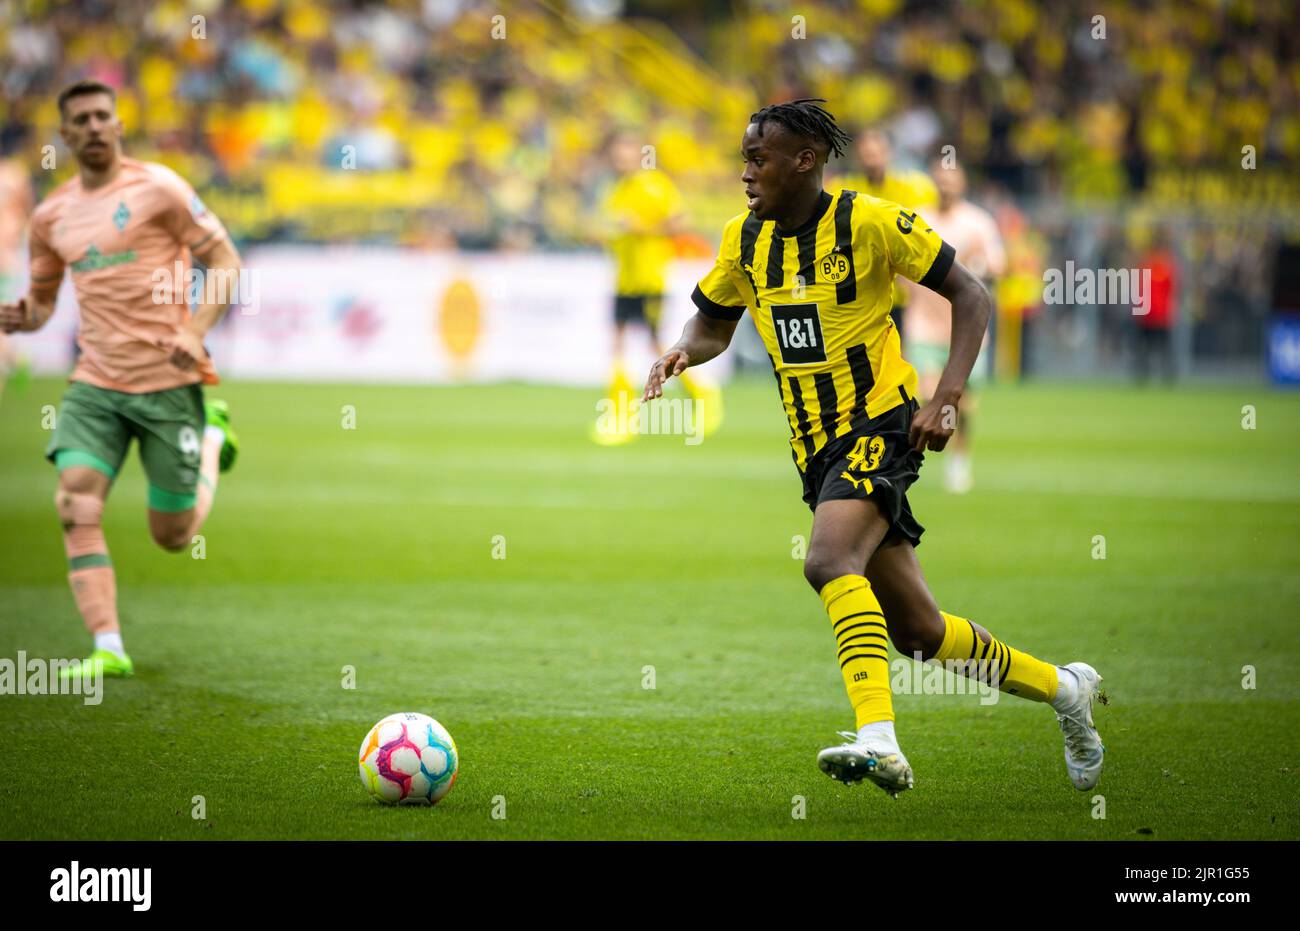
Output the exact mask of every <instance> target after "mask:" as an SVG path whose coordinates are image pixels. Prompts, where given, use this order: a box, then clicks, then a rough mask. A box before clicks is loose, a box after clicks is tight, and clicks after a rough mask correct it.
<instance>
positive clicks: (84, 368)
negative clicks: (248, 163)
mask: <svg viewBox="0 0 1300 931" xmlns="http://www.w3.org/2000/svg"><path fill="white" fill-rule="evenodd" d="M225 238H226V230H225V228H224V227H223V226H222V225H221V222H220V221H219V220H218V219H217V218H216V217H215V216H213V215H212V213H211V212H210V211H209V210H208V209H207V208H206V207H204V205H203V202H202V201H201V200H199V197H198V195H197V194H195V193H194V189H193V188H191V187H190V186H189V185H188V184H187V183H186V182H185V181H184V180H183V179H182V178H181V177H180V175H178V174H176V173H175V172H174V171H172V170H171V169H170V168H167V167H165V166H163V165H157V164H154V163H152V162H139V161H136V160H134V159H129V158H124V159H122V166H121V170H120V171H119V172H118V174H117V177H115V178H114V179H113V180H112V181H110V182H109V183H108V184H106V185H104V186H103V187H100V188H96V189H94V190H91V191H87V190H85V189H83V188H82V186H81V178H80V177H77V178H73V179H71V180H70V181H67V182H65V183H64V184H62V185H60V186H59V187H58V188H56V189H55V190H54V191H53V192H52V193H51V194H50V195H49V197H47V198H45V200H44V201H42V202H41V205H40V206H39V207H37V208H36V212H35V213H34V214H33V215H32V225H31V234H30V246H29V248H30V252H31V280H32V285H33V286H36V287H51V286H53V285H54V284H56V283H57V282H59V281H60V280H62V278H63V273H64V270H65V269H70V270H71V272H72V284H73V286H74V287H75V289H76V292H77V304H78V305H79V308H80V311H81V326H80V328H79V329H78V333H77V345H78V347H79V348H80V350H81V355H80V357H79V358H78V360H77V366H76V369H75V370H74V371H73V373H72V380H73V381H83V382H86V383H87V384H91V385H96V386H98V387H100V388H111V389H113V390H115V391H127V392H131V393H133V394H138V393H143V392H146V391H163V390H165V389H167V388H175V387H178V386H180V385H189V384H193V383H195V382H198V381H202V382H203V383H204V384H216V382H217V373H216V369H214V368H213V366H212V362H211V360H210V359H207V358H205V359H203V360H202V361H201V362H200V363H199V364H198V365H197V366H196V367H195V368H194V369H193V370H191V371H188V372H183V371H181V370H180V369H178V368H176V367H175V366H174V365H172V364H171V363H170V362H169V361H168V356H169V353H168V352H167V350H165V349H162V348H160V347H159V345H158V342H159V341H160V340H162V339H163V338H165V337H168V336H171V335H174V334H175V333H176V332H177V331H178V330H179V329H180V327H181V326H182V325H183V324H184V323H185V322H186V321H187V320H188V319H189V317H190V310H189V307H188V305H187V303H186V295H187V292H188V290H189V289H188V287H187V285H188V274H189V269H190V256H191V254H192V253H193V252H196V251H197V252H198V253H200V254H201V253H203V252H204V251H206V250H208V249H210V248H211V247H212V246H213V245H215V244H216V243H217V242H219V241H221V240H224V239H225ZM160 276H161V277H160ZM163 281H167V282H170V283H171V287H168V288H165V289H160V287H159V285H160V283H161V282H163ZM160 297H161V298H162V299H161V300H159V298H160Z"/></svg>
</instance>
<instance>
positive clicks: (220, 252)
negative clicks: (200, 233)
mask: <svg viewBox="0 0 1300 931" xmlns="http://www.w3.org/2000/svg"><path fill="white" fill-rule="evenodd" d="M200 261H202V262H203V264H204V265H205V266H206V267H207V271H206V272H205V273H204V274H205V280H206V283H207V285H208V286H207V287H205V288H204V292H205V296H207V297H215V298H216V300H209V301H204V302H203V303H202V304H200V305H199V306H198V307H197V308H195V310H194V313H193V315H192V316H191V317H190V320H189V324H188V327H189V329H190V330H191V331H193V333H194V334H195V335H196V336H198V337H199V338H200V339H202V338H203V337H204V336H206V335H207V333H208V331H209V330H211V329H212V328H213V327H214V326H216V324H217V321H219V320H220V319H221V318H222V317H223V316H225V313H226V310H227V309H228V308H229V307H230V304H231V300H232V299H233V298H234V297H236V296H237V295H238V294H239V271H240V267H241V265H240V261H239V253H238V252H236V251H235V247H234V246H233V245H231V244H230V243H229V242H228V241H225V240H223V241H221V242H219V243H217V244H216V245H215V246H213V247H212V249H211V250H209V251H208V252H207V253H206V254H205V255H204V256H203V258H202V259H201V260H200Z"/></svg>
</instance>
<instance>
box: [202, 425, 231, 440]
mask: <svg viewBox="0 0 1300 931" xmlns="http://www.w3.org/2000/svg"><path fill="white" fill-rule="evenodd" d="M203 438H204V439H205V440H216V441H217V442H218V443H225V442H226V431H225V430H222V429H221V428H220V427H218V426H216V425H215V424H208V425H207V426H206V427H204V428H203Z"/></svg>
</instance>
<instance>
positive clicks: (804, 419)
mask: <svg viewBox="0 0 1300 931" xmlns="http://www.w3.org/2000/svg"><path fill="white" fill-rule="evenodd" d="M953 258H954V252H953V248H952V247H951V246H949V245H948V244H947V243H945V242H944V241H943V240H942V239H941V238H940V237H939V235H938V234H937V233H935V231H934V230H933V229H931V228H930V227H929V225H928V224H927V223H926V222H925V221H924V220H923V219H921V217H919V216H918V215H917V214H916V212H915V211H912V210H910V209H908V208H906V207H900V206H899V205H898V204H895V203H891V202H889V201H883V200H877V199H876V198H874V197H869V196H865V195H860V194H857V193H856V192H854V191H847V190H842V191H839V192H838V193H836V194H835V195H831V194H828V193H825V192H823V194H822V198H821V200H820V201H819V203H818V207H817V209H816V210H815V211H814V212H813V216H812V218H811V219H810V220H809V221H808V223H806V224H805V225H804V226H803V228H801V229H798V230H792V231H789V232H787V231H778V230H777V228H776V224H775V223H774V222H772V221H770V220H769V221H767V222H763V221H760V220H758V219H756V218H755V217H754V216H753V215H752V214H741V215H740V216H737V217H734V218H732V219H731V220H730V221H729V222H728V223H727V225H726V227H725V229H724V230H723V234H722V246H721V248H720V249H719V250H718V258H717V261H716V262H715V263H714V266H713V268H712V269H710V271H709V272H708V274H706V275H705V276H704V279H703V280H702V281H700V283H699V285H698V286H697V287H696V289H695V294H694V295H693V299H694V301H695V305H696V307H698V308H699V310H700V312H701V313H703V314H705V315H706V316H712V317H718V318H721V319H727V320H738V319H740V317H741V315H742V314H743V313H744V309H745V308H746V307H748V308H749V311H750V314H751V316H752V317H753V320H754V326H755V327H756V328H757V330H758V335H759V337H761V338H762V340H763V345H764V346H765V347H766V348H767V352H768V357H769V358H770V359H771V362H772V370H773V372H774V374H775V376H776V382H777V387H778V389H779V390H780V392H781V401H782V403H783V404H784V405H785V412H786V416H787V418H788V419H789V421H790V445H791V448H792V451H793V456H794V461H795V465H796V466H797V467H798V468H799V470H800V471H801V472H802V471H803V470H804V469H806V468H807V465H808V460H810V459H811V458H812V457H813V456H815V455H816V454H817V452H818V451H820V450H821V449H822V448H823V447H824V446H825V445H826V444H827V443H828V442H830V441H831V440H833V439H835V438H836V437H839V436H843V435H845V434H847V433H849V432H850V431H853V430H855V429H858V428H860V427H861V426H862V425H863V424H864V423H865V422H866V420H867V419H869V418H872V417H877V416H879V415H880V414H883V413H885V412H886V411H888V410H890V409H892V408H893V407H896V406H897V405H899V404H902V403H904V401H905V400H906V399H908V398H911V397H913V396H914V395H915V393H916V371H915V370H914V369H913V368H912V366H911V365H909V364H908V363H907V362H905V361H904V360H903V356H902V353H901V352H900V349H899V340H898V330H897V329H896V328H895V326H894V322H893V320H892V319H891V318H890V315H889V312H890V309H891V307H892V306H893V300H892V296H891V295H892V291H893V283H894V276H895V275H902V276H903V277H905V278H909V279H911V280H912V281H915V282H918V283H920V284H923V285H926V286H927V287H932V288H937V287H938V286H939V285H940V284H941V283H942V282H943V279H944V278H945V277H946V276H947V274H948V270H949V269H950V268H951V267H952V263H953Z"/></svg>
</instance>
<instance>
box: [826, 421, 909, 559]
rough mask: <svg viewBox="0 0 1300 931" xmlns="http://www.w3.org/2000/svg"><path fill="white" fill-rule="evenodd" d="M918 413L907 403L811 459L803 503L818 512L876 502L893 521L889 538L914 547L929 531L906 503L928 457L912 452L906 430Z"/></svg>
mask: <svg viewBox="0 0 1300 931" xmlns="http://www.w3.org/2000/svg"><path fill="white" fill-rule="evenodd" d="M919 409H920V405H919V404H917V403H916V401H915V400H914V399H913V400H909V401H907V402H906V403H905V404H900V405H898V406H897V407H895V408H893V409H892V410H888V411H885V412H884V413H883V414H881V415H880V416H879V417H873V418H872V419H871V420H868V421H867V422H866V424H864V425H863V426H862V428H861V429H858V430H854V431H852V432H851V433H848V434H845V435H844V436H840V437H836V438H835V439H833V440H831V441H830V442H829V443H827V444H826V445H825V446H824V447H822V449H821V450H820V451H819V452H818V453H817V454H816V455H815V456H813V457H812V459H811V460H810V461H809V463H808V468H807V469H806V470H805V471H804V474H803V500H804V501H805V502H806V503H807V505H808V507H810V508H812V509H813V510H814V511H816V510H817V505H818V504H820V503H821V502H823V501H840V500H843V499H845V498H863V499H865V498H869V497H871V498H875V500H876V502H877V503H878V504H879V505H880V509H881V510H882V511H884V513H885V517H886V518H887V519H888V520H889V535H890V536H892V535H894V534H898V535H901V536H903V537H905V538H906V539H908V540H909V541H911V543H912V545H913V546H917V545H918V544H920V542H921V534H923V533H925V528H924V527H922V526H921V525H920V524H919V523H917V520H916V518H915V517H913V516H912V507H911V505H910V504H908V502H907V489H908V488H910V487H911V485H912V483H913V482H914V481H916V479H917V476H918V474H919V473H920V471H921V463H922V462H924V461H925V455H924V454H923V453H919V452H917V451H916V450H914V449H912V447H911V444H910V443H909V442H908V432H909V431H910V430H911V428H912V417H913V416H914V415H915V414H916V412H917V411H918V410H919Z"/></svg>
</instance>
